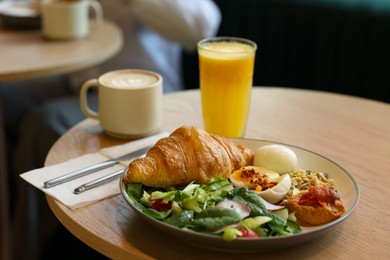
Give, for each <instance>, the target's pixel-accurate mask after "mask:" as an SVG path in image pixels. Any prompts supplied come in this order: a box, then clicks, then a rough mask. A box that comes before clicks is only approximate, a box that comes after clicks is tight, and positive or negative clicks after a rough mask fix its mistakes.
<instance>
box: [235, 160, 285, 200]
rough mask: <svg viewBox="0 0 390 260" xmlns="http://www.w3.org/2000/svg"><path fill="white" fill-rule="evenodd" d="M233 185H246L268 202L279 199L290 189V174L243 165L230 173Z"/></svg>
mask: <svg viewBox="0 0 390 260" xmlns="http://www.w3.org/2000/svg"><path fill="white" fill-rule="evenodd" d="M230 181H231V183H232V184H233V186H234V187H244V186H246V187H248V189H250V190H254V191H256V192H257V193H258V194H259V195H260V197H262V198H263V199H265V200H266V201H268V202H270V203H277V202H279V201H281V200H282V199H283V198H284V197H285V196H286V194H287V192H288V191H289V190H290V187H291V178H290V175H288V174H284V175H282V176H280V175H279V174H278V173H277V172H275V171H272V170H269V169H266V168H263V167H256V166H245V167H243V168H241V169H239V170H237V171H234V172H233V173H232V174H231V175H230Z"/></svg>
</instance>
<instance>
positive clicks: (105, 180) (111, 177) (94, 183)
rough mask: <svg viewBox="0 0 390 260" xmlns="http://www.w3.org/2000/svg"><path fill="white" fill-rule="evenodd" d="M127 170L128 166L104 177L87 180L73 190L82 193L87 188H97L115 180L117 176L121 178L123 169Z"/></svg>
mask: <svg viewBox="0 0 390 260" xmlns="http://www.w3.org/2000/svg"><path fill="white" fill-rule="evenodd" d="M125 170H126V168H125V169H122V170H119V171H116V172H113V173H110V174H109V175H106V176H103V177H101V178H98V179H96V180H93V181H90V182H87V183H85V184H83V185H80V186H78V187H77V188H76V189H74V191H73V192H74V193H75V194H80V193H82V192H84V191H86V190H90V189H92V188H95V187H98V186H100V185H103V184H105V183H108V182H110V181H112V180H115V179H116V178H119V177H120V176H121V174H122V173H123V171H125Z"/></svg>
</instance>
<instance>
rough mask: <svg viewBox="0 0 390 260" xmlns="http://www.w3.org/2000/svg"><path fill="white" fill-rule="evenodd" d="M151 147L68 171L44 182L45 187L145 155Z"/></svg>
mask: <svg viewBox="0 0 390 260" xmlns="http://www.w3.org/2000/svg"><path fill="white" fill-rule="evenodd" d="M150 147H151V146H148V147H145V148H142V149H139V150H136V151H134V152H130V153H127V154H125V155H122V156H119V157H117V158H113V159H110V160H107V161H104V162H100V163H97V164H93V165H91V166H88V167H85V168H82V169H80V170H76V171H73V172H70V173H67V174H65V175H62V176H60V177H57V178H54V179H51V180H48V181H46V182H45V183H44V184H43V186H44V187H45V188H51V187H54V186H57V185H59V184H62V183H65V182H67V181H70V180H74V179H76V178H79V177H81V176H84V175H87V174H90V173H93V172H96V171H99V170H103V169H106V168H108V167H111V166H114V165H116V164H118V163H119V162H121V161H127V160H130V159H132V158H138V157H141V156H142V155H145V153H146V152H147V151H148V150H149V149H150Z"/></svg>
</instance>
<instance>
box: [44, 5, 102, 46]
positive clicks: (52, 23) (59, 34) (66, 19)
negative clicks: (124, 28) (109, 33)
mask: <svg viewBox="0 0 390 260" xmlns="http://www.w3.org/2000/svg"><path fill="white" fill-rule="evenodd" d="M90 9H92V10H93V11H94V23H95V25H98V24H99V23H101V21H102V20H103V10H102V7H101V5H100V3H99V2H98V1H96V0H72V1H71V0H67V1H66V0H44V1H42V32H43V35H44V37H46V38H48V39H53V40H70V39H78V38H83V37H85V36H87V35H88V33H89V29H90V24H89V19H90V17H89V15H90V13H89V10H90Z"/></svg>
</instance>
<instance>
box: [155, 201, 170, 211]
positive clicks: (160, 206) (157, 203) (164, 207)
mask: <svg viewBox="0 0 390 260" xmlns="http://www.w3.org/2000/svg"><path fill="white" fill-rule="evenodd" d="M163 201H164V200H163V199H156V200H155V201H154V202H153V204H152V207H151V208H152V209H155V210H157V211H167V210H169V209H170V208H171V207H172V201H168V203H162V202H163Z"/></svg>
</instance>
